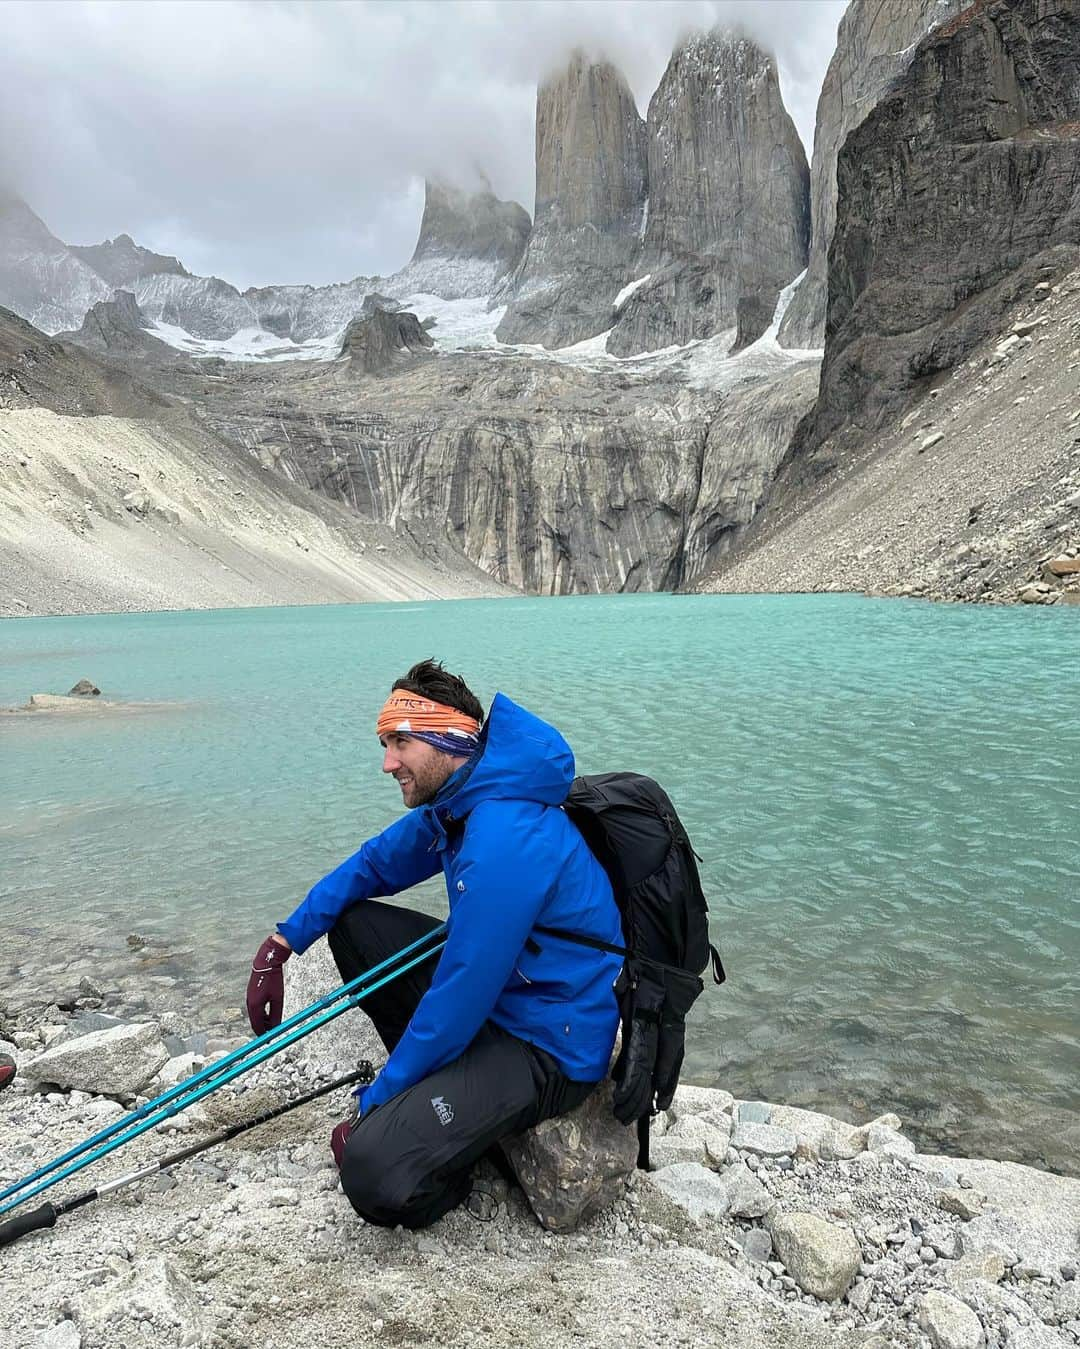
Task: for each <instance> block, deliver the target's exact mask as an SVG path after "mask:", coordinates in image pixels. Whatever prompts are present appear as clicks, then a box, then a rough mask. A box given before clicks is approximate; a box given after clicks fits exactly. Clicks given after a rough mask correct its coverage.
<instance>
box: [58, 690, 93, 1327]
mask: <svg viewBox="0 0 1080 1349" xmlns="http://www.w3.org/2000/svg"><path fill="white" fill-rule="evenodd" d="M100 693H101V690H100V689H99V688H98V686H97V685H96V684H93V683H91V681H90V680H89V679H80V680H79V682H78V683H77V684H76V685H75V686H74V687H73V688H70V689H68V697H69V698H96V697H97V696H98V695H99V694H100ZM60 1324H61V1325H63V1324H64V1323H63V1322H61V1323H60Z"/></svg>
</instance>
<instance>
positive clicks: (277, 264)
mask: <svg viewBox="0 0 1080 1349" xmlns="http://www.w3.org/2000/svg"><path fill="white" fill-rule="evenodd" d="M845 3H846V0H667V3H665V4H655V3H652V0H543V2H540V3H537V2H534V0H513V3H508V2H505V0H493V2H492V3H483V4H481V3H469V0H411V3H407V4H404V3H403V4H393V3H373V2H362V3H350V4H339V3H335V2H334V0H322V3H319V4H317V5H312V4H307V3H291V2H290V0H276V2H275V3H270V2H269V0H257V2H256V0H216V2H215V3H190V2H182V3H177V2H176V0H157V2H156V3H153V4H150V3H125V2H124V0H120V2H117V0H80V2H79V3H56V0H15V3H9V4H7V5H5V7H4V22H5V40H4V43H3V44H0V128H2V134H0V187H3V186H5V185H6V186H8V187H9V188H12V189H14V190H15V191H17V192H18V193H20V194H21V195H22V196H23V197H24V198H25V199H26V201H27V202H29V203H30V205H31V206H32V207H33V208H34V210H35V211H37V212H38V214H39V215H41V216H42V218H43V219H44V220H45V221H46V222H47V223H48V225H49V228H50V229H51V230H52V231H53V233H55V234H56V235H58V236H59V237H60V238H62V239H64V240H65V241H66V242H69V243H78V244H91V243H97V242H100V241H101V240H103V239H105V238H114V237H115V236H116V235H118V234H120V233H122V232H123V233H127V234H130V235H132V236H133V237H134V239H135V240H137V241H138V243H139V244H141V245H144V246H145V247H148V248H151V249H155V250H157V251H159V252H162V253H166V254H173V255H175V256H177V257H179V258H180V259H181V261H182V262H183V263H184V264H185V265H186V266H187V267H189V268H190V269H191V270H192V271H196V272H199V273H203V274H216V275H220V276H224V277H226V278H227V279H228V280H229V281H232V282H233V283H235V284H236V285H238V286H241V287H243V286H247V285H251V284H257V285H260V284H267V283H286V282H309V283H313V284H320V283H324V282H329V281H340V280H345V279H347V278H349V277H352V276H355V275H358V274H368V275H371V274H375V273H383V274H386V273H389V272H392V271H394V270H396V269H397V268H398V267H400V266H402V265H403V264H404V263H405V262H406V261H407V259H408V258H409V256H410V255H411V253H412V250H413V247H414V245H415V243H416V236H417V231H418V227H419V223H420V216H421V213H422V211H423V206H424V187H423V179H424V178H425V177H434V176H439V177H442V178H444V179H451V180H454V181H457V182H459V183H460V184H461V185H462V186H464V187H471V188H475V187H478V186H479V185H480V182H481V178H482V176H484V175H486V177H487V178H488V179H489V180H490V183H491V186H492V188H493V190H494V191H495V192H496V193H497V195H498V196H500V197H502V198H509V199H512V200H516V201H518V202H520V203H521V204H522V205H523V206H524V207H525V208H526V210H529V211H531V210H532V197H533V184H534V179H533V137H534V122H535V103H536V85H537V83H538V82H539V81H540V80H542V79H543V78H544V77H545V76H546V75H548V74H549V73H551V72H552V71H553V70H555V69H557V68H558V66H559V65H560V63H561V62H563V61H565V60H566V59H567V57H568V56H569V53H570V51H571V50H572V49H573V48H574V47H580V48H582V49H583V50H584V51H585V52H586V54H587V55H589V56H590V57H597V58H601V57H602V58H605V59H608V60H611V61H613V62H614V63H615V64H616V65H617V66H618V67H619V68H620V69H621V70H622V71H623V72H624V73H625V75H626V77H627V79H628V81H629V83H630V86H631V88H632V89H633V91H634V95H635V98H636V100H637V103H638V106H639V108H640V109H641V110H642V111H643V112H644V110H645V108H646V106H647V104H648V99H649V96H650V95H651V93H652V91H653V90H654V89H655V87H656V85H657V83H658V82H659V80H660V76H661V75H662V74H663V70H664V67H665V65H666V64H667V60H668V57H669V56H670V53H671V51H672V48H673V47H674V46H675V44H676V43H677V42H678V41H679V40H680V39H681V38H682V37H683V36H684V35H685V34H686V33H687V32H689V31H693V30H694V29H701V28H709V27H711V26H713V25H715V24H717V23H731V24H734V25H737V26H740V27H741V28H743V29H744V30H745V31H746V32H748V33H749V34H750V35H751V36H753V37H755V38H756V39H757V40H758V41H759V42H761V43H762V44H763V45H765V46H767V47H770V48H771V49H772V50H774V51H775V52H776V55H777V60H778V66H779V71H780V79H781V86H782V89H783V93H784V97H785V100H786V102H787V105H788V108H789V111H790V112H791V114H792V116H793V118H794V119H795V122H796V125H797V126H798V128H799V131H800V133H801V135H802V137H803V140H804V142H805V143H806V145H807V149H808V151H809V149H810V146H811V144H812V140H813V120H814V108H815V106H816V102H817V95H818V91H819V89H820V86H821V80H822V78H823V76H824V72H825V67H826V66H827V64H828V61H829V58H830V56H831V55H832V51H833V47H834V45H835V37H836V25H837V23H838V22H839V19H840V16H841V14H842V13H843V11H844V8H845Z"/></svg>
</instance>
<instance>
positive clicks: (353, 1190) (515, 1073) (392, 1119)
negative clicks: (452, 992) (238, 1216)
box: [329, 900, 597, 1227]
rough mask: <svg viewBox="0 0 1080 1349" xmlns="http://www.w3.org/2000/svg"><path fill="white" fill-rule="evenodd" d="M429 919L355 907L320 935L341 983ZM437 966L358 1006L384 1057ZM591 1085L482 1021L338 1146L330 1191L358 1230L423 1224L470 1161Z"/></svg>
mask: <svg viewBox="0 0 1080 1349" xmlns="http://www.w3.org/2000/svg"><path fill="white" fill-rule="evenodd" d="M437 926H438V920H437V919H435V918H429V917H428V916H427V915H426V914H422V913H414V912H412V911H411V910H409V909H402V908H398V907H397V906H396V905H394V904H385V903H382V902H381V901H377V900H364V901H363V903H360V904H355V905H353V907H352V908H351V909H347V910H346V911H345V913H343V914H342V916H341V917H340V918H339V919H338V921H337V923H336V924H335V926H334V928H333V929H332V931H331V932H330V934H329V941H330V950H331V951H332V952H333V955H334V959H335V960H336V961H337V966H338V969H339V970H340V971H341V977H342V979H344V980H350V979H355V978H356V976H357V975H358V974H362V973H363V972H364V970H367V969H370V968H371V966H373V965H377V964H379V963H380V962H381V961H383V960H386V959H387V958H388V957H390V956H392V955H393V954H394V953H395V952H396V951H399V950H401V948H402V947H403V946H407V945H409V944H410V943H411V942H414V941H416V940H417V939H418V938H419V937H422V936H423V935H424V933H425V932H430V931H431V929H432V928H434V927H437ZM437 963H438V957H437V956H434V957H432V959H431V960H429V961H425V962H424V963H423V964H422V965H418V966H417V967H416V968H415V969H414V970H410V971H409V973H408V974H404V975H402V976H401V977H400V978H398V979H395V980H393V982H391V983H389V984H388V985H387V986H386V987H385V988H383V989H380V990H379V992H377V993H374V994H372V995H371V996H370V997H368V998H365V999H364V1002H363V1003H362V1004H361V1008H362V1010H363V1011H364V1012H366V1013H367V1015H368V1016H370V1017H371V1019H372V1021H373V1022H374V1023H375V1029H376V1030H377V1031H378V1033H379V1036H380V1038H381V1039H382V1042H383V1044H384V1045H385V1046H386V1048H387V1050H391V1049H393V1048H394V1046H395V1045H396V1044H397V1042H398V1040H400V1039H401V1036H402V1035H403V1033H404V1031H405V1027H406V1026H407V1025H408V1024H409V1020H410V1018H411V1017H412V1014H413V1012H414V1011H415V1009H416V1004H417V1003H418V1002H419V1001H420V999H421V997H423V995H424V993H425V991H426V990H427V988H428V986H429V985H430V983H431V978H432V975H433V974H434V971H435V966H436V964H437ZM596 1085H597V1084H596V1083H595V1082H573V1081H571V1080H570V1079H569V1078H568V1077H566V1076H564V1075H563V1073H562V1072H560V1070H559V1067H558V1065H557V1063H556V1061H555V1060H554V1059H553V1058H552V1057H551V1056H550V1055H549V1054H546V1053H544V1051H543V1050H541V1049H537V1048H536V1047H535V1046H534V1045H530V1044H527V1043H526V1042H525V1041H524V1040H519V1039H517V1038H516V1037H515V1036H513V1035H511V1034H510V1033H509V1032H508V1031H505V1030H503V1029H502V1028H501V1027H500V1026H496V1025H495V1024H494V1022H491V1021H488V1022H485V1024H484V1025H483V1026H482V1027H481V1028H480V1031H479V1033H478V1034H477V1036H476V1038H475V1039H474V1040H473V1042H472V1044H470V1045H469V1047H468V1049H466V1050H465V1052H464V1053H463V1054H462V1055H461V1057H460V1058H458V1059H455V1060H454V1062H453V1063H448V1064H447V1065H446V1067H444V1068H440V1069H438V1070H437V1071H436V1072H434V1073H432V1074H431V1075H430V1076H429V1077H426V1078H424V1079H423V1080H422V1081H421V1082H418V1083H416V1085H415V1086H412V1087H410V1088H409V1089H408V1090H407V1091H404V1092H402V1093H401V1095H400V1096H395V1097H394V1098H393V1100H390V1101H387V1102H386V1104H385V1105H381V1106H377V1107H376V1108H375V1109H374V1110H371V1111H369V1112H368V1113H367V1114H366V1115H365V1116H364V1117H363V1119H361V1120H360V1121H359V1122H358V1123H357V1124H356V1126H355V1127H354V1128H353V1131H352V1133H351V1134H350V1136H349V1141H348V1143H347V1145H346V1147H345V1156H344V1158H343V1160H342V1166H341V1183H342V1186H343V1188H344V1190H345V1193H346V1194H347V1195H348V1197H349V1200H350V1202H351V1203H352V1206H353V1208H354V1209H356V1211H357V1213H359V1214H360V1216H361V1217H362V1218H364V1219H366V1220H367V1221H368V1222H370V1223H377V1224H379V1225H381V1226H384V1227H391V1226H394V1225H395V1224H398V1223H400V1224H401V1225H402V1226H403V1227H426V1226H428V1224H429V1223H433V1222H435V1220H436V1219H437V1218H441V1217H442V1215H443V1214H444V1213H446V1212H448V1211H449V1210H450V1209H452V1208H454V1207H455V1206H456V1205H458V1204H460V1203H461V1202H462V1200H463V1199H465V1198H466V1196H467V1195H468V1193H469V1191H470V1189H471V1188H472V1167H473V1163H474V1162H476V1161H478V1160H479V1158H480V1157H482V1156H483V1155H484V1153H485V1152H487V1151H488V1149H489V1148H491V1147H493V1146H494V1145H495V1144H496V1143H497V1142H498V1141H499V1140H500V1139H502V1138H506V1137H508V1136H509V1135H510V1134H515V1133H518V1132H520V1130H522V1129H527V1128H529V1127H531V1126H532V1125H534V1124H538V1123H539V1122H540V1121H541V1120H544V1119H551V1118H552V1117H553V1116H555V1115H564V1114H565V1113H566V1112H567V1111H568V1110H572V1109H573V1108H574V1107H575V1106H577V1105H580V1104H581V1102H582V1101H584V1100H585V1098H586V1097H587V1096H588V1095H589V1093H590V1092H591V1091H592V1090H593V1089H594V1087H595V1086H596Z"/></svg>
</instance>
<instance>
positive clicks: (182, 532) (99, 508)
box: [0, 408, 509, 617]
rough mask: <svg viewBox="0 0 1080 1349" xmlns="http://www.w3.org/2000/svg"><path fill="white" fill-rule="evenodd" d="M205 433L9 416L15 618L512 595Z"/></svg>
mask: <svg viewBox="0 0 1080 1349" xmlns="http://www.w3.org/2000/svg"><path fill="white" fill-rule="evenodd" d="M203 435H204V433H203V432H201V431H200V430H199V429H198V428H195V427H192V426H191V425H190V424H189V423H188V422H187V421H186V420H184V419H182V418H180V417H178V416H177V415H175V414H174V415H173V416H172V418H171V420H170V419H168V418H166V419H163V420H161V421H155V422H150V421H145V420H136V419H132V418H124V417H111V416H102V417H71V416H61V415H58V414H57V413H55V412H50V411H48V410H46V409H44V408H27V409H15V410H4V409H0V617H4V616H8V617H11V616H27V615H33V614H74V613H100V612H103V611H124V610H137V611H146V610H153V609H207V608H229V607H236V606H252V605H264V604H270V605H273V604H331V603H341V602H348V601H363V600H415V599H444V598H457V597H470V596H483V595H496V594H506V593H509V592H507V591H506V590H505V588H503V587H501V586H499V585H497V584H496V583H495V582H493V581H491V580H490V579H489V578H488V577H486V576H484V575H483V573H481V572H480V571H479V570H478V569H477V568H475V567H472V566H471V565H470V564H469V563H468V562H467V561H465V560H464V559H463V558H461V557H460V556H458V555H456V554H455V553H453V551H452V550H451V549H450V547H449V545H448V544H446V543H445V542H441V543H440V542H439V541H438V540H437V539H436V538H434V537H432V538H429V539H421V538H412V537H409V538H406V537H404V536H401V535H399V534H398V533H396V532H395V531H394V530H393V529H390V528H388V527H387V526H384V525H378V524H375V523H374V522H372V521H365V520H362V519H361V518H360V517H359V516H358V515H357V514H356V513H355V512H353V511H351V510H348V509H347V508H346V507H344V506H342V505H339V504H338V503H336V502H334V501H331V500H330V499H329V498H328V497H325V496H321V495H318V494H316V493H312V492H308V491H307V490H306V489H304V488H300V487H297V486H295V485H294V484H293V483H291V482H288V481H287V480H285V479H283V478H281V477H279V476H278V475H275V474H271V473H269V472H267V471H265V470H261V469H260V468H259V466H258V465H257V464H256V463H255V462H254V461H252V460H250V459H248V458H244V457H240V456H236V457H234V458H233V459H232V460H229V459H228V458H227V457H226V456H225V455H224V454H223V452H222V447H221V446H220V445H218V444H213V443H210V444H203V443H201V440H200V437H202V436H203Z"/></svg>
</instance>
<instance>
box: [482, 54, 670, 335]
mask: <svg viewBox="0 0 1080 1349" xmlns="http://www.w3.org/2000/svg"><path fill="white" fill-rule="evenodd" d="M646 195H647V191H646V165H645V127H644V123H643V122H642V120H641V117H640V116H639V114H638V111H637V107H636V106H635V103H634V98H633V95H632V94H631V92H630V89H629V86H628V85H627V83H626V81H625V79H624V78H623V77H622V75H621V74H620V73H619V72H618V71H617V70H616V69H615V67H614V66H612V65H609V64H607V63H603V64H598V65H591V64H589V63H587V62H586V61H585V58H584V57H583V56H582V55H581V54H580V53H577V54H576V55H575V56H574V57H573V59H572V60H571V62H570V65H569V67H568V68H567V69H566V70H565V71H564V72H563V73H562V74H561V75H559V76H558V77H557V78H555V79H552V80H549V81H548V82H547V83H546V84H544V85H542V86H541V88H540V90H539V93H538V95H537V104H536V208H535V221H534V224H533V229H532V233H531V234H530V235H529V241H528V244H527V245H526V248H525V254H524V256H523V257H522V259H521V262H520V263H519V265H518V266H517V268H516V269H515V270H514V272H513V273H512V274H511V275H510V277H509V278H508V279H507V284H506V287H505V288H504V290H503V292H502V294H501V296H500V298H502V299H504V300H505V301H506V302H507V304H508V308H507V311H506V314H505V315H504V317H503V320H502V322H501V323H500V325H499V329H498V336H499V338H500V339H501V340H502V341H504V342H539V343H541V344H542V345H543V346H546V347H561V346H567V345H569V344H570V343H573V342H578V341H581V340H582V339H583V338H587V337H593V336H595V335H596V334H597V333H600V332H603V331H604V329H605V328H606V327H608V326H609V324H610V320H611V305H612V302H613V300H614V298H615V296H616V294H617V293H618V292H619V290H621V288H622V287H623V286H624V285H625V284H626V282H627V281H628V280H630V279H631V276H632V274H633V268H634V259H635V256H636V254H637V251H638V247H639V244H640V238H641V229H642V224H643V212H644V208H645V198H646Z"/></svg>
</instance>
